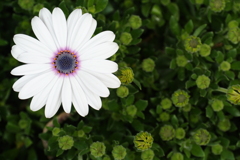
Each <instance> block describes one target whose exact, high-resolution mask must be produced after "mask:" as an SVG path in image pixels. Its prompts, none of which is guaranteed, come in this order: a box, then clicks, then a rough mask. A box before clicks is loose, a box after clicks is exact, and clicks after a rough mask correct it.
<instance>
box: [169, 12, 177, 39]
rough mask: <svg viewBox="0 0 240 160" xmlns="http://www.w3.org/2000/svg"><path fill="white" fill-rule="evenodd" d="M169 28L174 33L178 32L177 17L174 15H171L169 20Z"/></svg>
mask: <svg viewBox="0 0 240 160" xmlns="http://www.w3.org/2000/svg"><path fill="white" fill-rule="evenodd" d="M169 28H170V30H171V31H172V33H173V34H174V35H179V34H180V26H179V24H178V21H177V19H176V18H175V17H174V16H171V18H170V20H169Z"/></svg>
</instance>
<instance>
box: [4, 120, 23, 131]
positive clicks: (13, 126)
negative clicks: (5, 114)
mask: <svg viewBox="0 0 240 160" xmlns="http://www.w3.org/2000/svg"><path fill="white" fill-rule="evenodd" d="M6 129H7V130H8V131H9V132H14V133H18V132H20V130H21V129H20V128H19V126H18V125H16V124H15V123H12V122H8V123H7V126H6Z"/></svg>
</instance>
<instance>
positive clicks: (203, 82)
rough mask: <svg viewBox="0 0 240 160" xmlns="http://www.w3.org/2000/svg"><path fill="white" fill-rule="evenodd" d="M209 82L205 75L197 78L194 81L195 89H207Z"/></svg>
mask: <svg viewBox="0 0 240 160" xmlns="http://www.w3.org/2000/svg"><path fill="white" fill-rule="evenodd" d="M210 82H211V80H210V79H209V78H208V77H207V76H205V75H201V76H198V78H197V80H196V84H197V87H198V88H200V89H206V88H208V87H209V85H210Z"/></svg>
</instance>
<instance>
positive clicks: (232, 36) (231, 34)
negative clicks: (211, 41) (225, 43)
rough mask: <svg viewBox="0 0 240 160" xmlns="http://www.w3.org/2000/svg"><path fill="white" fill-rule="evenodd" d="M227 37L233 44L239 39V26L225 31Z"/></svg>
mask: <svg viewBox="0 0 240 160" xmlns="http://www.w3.org/2000/svg"><path fill="white" fill-rule="evenodd" d="M227 39H228V40H229V41H231V42H232V43H233V44H237V43H238V42H239V41H240V29H239V28H231V29H229V31H228V33H227Z"/></svg>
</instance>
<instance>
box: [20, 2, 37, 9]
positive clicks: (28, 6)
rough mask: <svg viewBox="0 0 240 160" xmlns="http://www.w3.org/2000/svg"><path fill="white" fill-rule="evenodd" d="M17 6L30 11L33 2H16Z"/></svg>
mask: <svg viewBox="0 0 240 160" xmlns="http://www.w3.org/2000/svg"><path fill="white" fill-rule="evenodd" d="M18 4H19V6H20V7H21V8H22V9H25V10H31V9H32V8H33V5H34V0H18Z"/></svg>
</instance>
